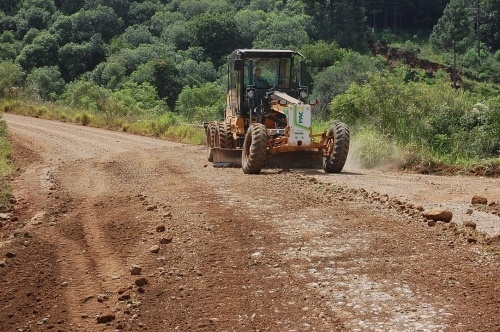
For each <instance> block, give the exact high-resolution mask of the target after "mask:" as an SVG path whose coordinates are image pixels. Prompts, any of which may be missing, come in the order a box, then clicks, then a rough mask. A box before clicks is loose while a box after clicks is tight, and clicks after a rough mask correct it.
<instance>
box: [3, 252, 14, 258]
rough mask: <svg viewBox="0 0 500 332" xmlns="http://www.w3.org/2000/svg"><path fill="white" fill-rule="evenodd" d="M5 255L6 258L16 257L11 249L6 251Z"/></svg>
mask: <svg viewBox="0 0 500 332" xmlns="http://www.w3.org/2000/svg"><path fill="white" fill-rule="evenodd" d="M5 256H7V258H14V257H16V254H15V253H14V252H12V251H7V253H6V254H5Z"/></svg>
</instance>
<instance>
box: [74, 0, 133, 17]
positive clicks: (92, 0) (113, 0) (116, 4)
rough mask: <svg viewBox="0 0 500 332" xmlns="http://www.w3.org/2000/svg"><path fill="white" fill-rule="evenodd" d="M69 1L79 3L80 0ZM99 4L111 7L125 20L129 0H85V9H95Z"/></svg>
mask: <svg viewBox="0 0 500 332" xmlns="http://www.w3.org/2000/svg"><path fill="white" fill-rule="evenodd" d="M69 1H71V2H76V3H79V2H80V3H81V1H75V0H69ZM100 6H106V7H110V8H112V9H113V11H114V12H115V13H116V15H118V17H120V18H122V19H123V20H124V21H125V22H126V21H127V17H128V11H129V8H130V0H85V7H84V8H85V9H96V8H99V7H100Z"/></svg>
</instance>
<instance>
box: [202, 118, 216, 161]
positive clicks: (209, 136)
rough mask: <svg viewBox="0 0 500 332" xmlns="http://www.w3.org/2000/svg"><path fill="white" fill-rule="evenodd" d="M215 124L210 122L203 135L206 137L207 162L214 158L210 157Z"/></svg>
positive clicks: (213, 142)
mask: <svg viewBox="0 0 500 332" xmlns="http://www.w3.org/2000/svg"><path fill="white" fill-rule="evenodd" d="M216 128H217V127H216V123H215V122H210V123H209V124H208V126H207V129H205V134H206V136H207V140H206V144H205V146H206V148H207V159H208V161H209V162H213V161H214V156H213V155H212V148H213V147H215V135H216V134H217V130H216Z"/></svg>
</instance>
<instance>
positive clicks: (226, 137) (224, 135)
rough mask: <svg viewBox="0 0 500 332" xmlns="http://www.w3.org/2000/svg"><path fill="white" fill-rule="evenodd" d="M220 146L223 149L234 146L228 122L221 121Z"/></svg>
mask: <svg viewBox="0 0 500 332" xmlns="http://www.w3.org/2000/svg"><path fill="white" fill-rule="evenodd" d="M219 147H221V148H222V149H232V148H233V135H232V133H231V128H230V127H229V126H228V125H227V123H226V122H220V123H219Z"/></svg>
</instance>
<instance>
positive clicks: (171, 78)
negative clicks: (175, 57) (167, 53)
mask: <svg viewBox="0 0 500 332" xmlns="http://www.w3.org/2000/svg"><path fill="white" fill-rule="evenodd" d="M179 74H180V72H179V68H177V65H176V64H175V62H173V61H172V60H171V59H165V60H158V61H155V62H154V63H153V84H154V86H155V88H156V93H157V94H158V97H159V98H161V99H166V101H167V105H168V107H169V108H170V109H172V110H173V109H174V107H175V102H176V101H177V97H178V96H179V93H180V92H181V90H182V81H181V78H180V75H179Z"/></svg>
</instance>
